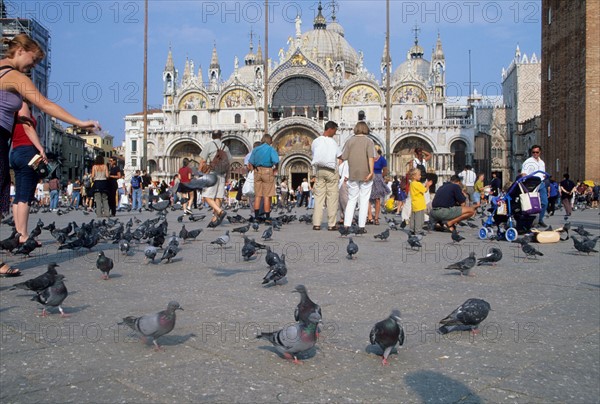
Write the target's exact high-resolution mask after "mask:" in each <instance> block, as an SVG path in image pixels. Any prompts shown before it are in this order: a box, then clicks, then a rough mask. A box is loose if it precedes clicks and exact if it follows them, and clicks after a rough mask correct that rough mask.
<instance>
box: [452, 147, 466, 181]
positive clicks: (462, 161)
mask: <svg viewBox="0 0 600 404" xmlns="http://www.w3.org/2000/svg"><path fill="white" fill-rule="evenodd" d="M450 151H451V152H452V154H453V155H454V167H453V169H454V171H455V172H456V173H459V172H461V171H462V170H463V168H465V165H467V144H466V143H465V142H463V141H462V140H456V141H454V142H452V144H451V145H450Z"/></svg>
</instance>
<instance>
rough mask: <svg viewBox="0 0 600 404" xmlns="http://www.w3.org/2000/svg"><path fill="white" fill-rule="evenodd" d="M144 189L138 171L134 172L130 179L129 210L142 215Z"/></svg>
mask: <svg viewBox="0 0 600 404" xmlns="http://www.w3.org/2000/svg"><path fill="white" fill-rule="evenodd" d="M143 189H144V185H143V180H142V177H141V176H140V170H135V174H134V176H133V177H131V200H132V202H131V208H132V209H133V210H139V211H140V213H142V190H143Z"/></svg>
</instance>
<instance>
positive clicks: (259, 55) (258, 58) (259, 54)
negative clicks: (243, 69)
mask: <svg viewBox="0 0 600 404" xmlns="http://www.w3.org/2000/svg"><path fill="white" fill-rule="evenodd" d="M256 63H257V64H259V65H260V64H262V63H263V53H262V48H261V46H260V38H259V39H258V49H257V50H256Z"/></svg>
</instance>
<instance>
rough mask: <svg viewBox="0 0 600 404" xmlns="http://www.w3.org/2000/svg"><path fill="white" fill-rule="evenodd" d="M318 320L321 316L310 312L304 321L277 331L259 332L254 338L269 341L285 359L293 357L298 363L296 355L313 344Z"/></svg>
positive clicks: (315, 338)
mask: <svg viewBox="0 0 600 404" xmlns="http://www.w3.org/2000/svg"><path fill="white" fill-rule="evenodd" d="M320 321H321V317H320V316H319V315H318V314H317V313H312V314H311V315H310V316H309V317H308V322H306V323H304V322H299V323H296V324H292V325H289V326H287V327H285V328H283V329H281V330H279V331H275V332H266V333H259V334H258V335H257V336H256V338H257V339H261V338H262V339H265V340H267V341H269V342H270V343H271V344H273V346H274V347H275V349H277V351H279V352H280V353H281V354H282V355H283V356H284V357H285V358H286V359H292V358H293V359H294V363H300V361H298V357H297V356H296V355H297V354H298V353H300V352H305V351H308V350H309V349H311V348H312V347H314V346H315V343H316V342H317V324H318V323H319V322H320Z"/></svg>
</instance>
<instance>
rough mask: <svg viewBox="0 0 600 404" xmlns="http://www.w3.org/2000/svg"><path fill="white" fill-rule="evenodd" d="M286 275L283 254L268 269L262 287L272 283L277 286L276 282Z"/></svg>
mask: <svg viewBox="0 0 600 404" xmlns="http://www.w3.org/2000/svg"><path fill="white" fill-rule="evenodd" d="M286 275H287V266H286V264H285V254H282V255H281V258H280V259H279V260H278V261H277V262H276V263H275V264H274V265H273V266H272V267H271V268H270V269H269V272H267V274H266V275H265V277H264V278H263V282H262V283H263V285H265V284H267V283H270V282H273V283H274V284H277V281H280V280H282V279H283V278H285V276H286Z"/></svg>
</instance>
